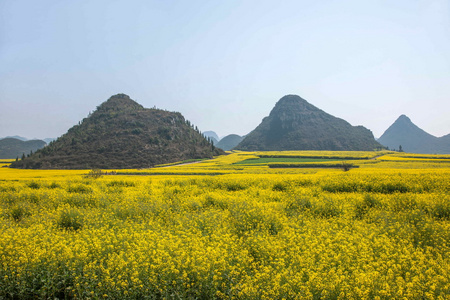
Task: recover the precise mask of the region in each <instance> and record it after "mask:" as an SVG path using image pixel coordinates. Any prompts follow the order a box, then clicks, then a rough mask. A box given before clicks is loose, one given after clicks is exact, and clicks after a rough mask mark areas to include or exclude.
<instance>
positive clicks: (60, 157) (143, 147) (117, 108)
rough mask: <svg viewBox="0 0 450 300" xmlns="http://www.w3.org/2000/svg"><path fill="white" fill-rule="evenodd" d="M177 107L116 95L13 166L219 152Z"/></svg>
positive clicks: (103, 163)
mask: <svg viewBox="0 0 450 300" xmlns="http://www.w3.org/2000/svg"><path fill="white" fill-rule="evenodd" d="M222 153H223V151H222V150H220V149H217V148H215V147H214V146H213V145H212V144H211V143H209V142H208V141H207V140H206V139H205V137H204V136H203V135H202V134H201V133H200V132H199V131H198V130H197V129H193V127H192V126H191V124H190V122H189V121H186V120H185V119H184V117H183V116H182V115H181V114H180V113H178V112H169V111H165V110H160V109H147V108H144V107H143V106H142V105H140V104H138V103H136V102H135V101H134V100H132V99H130V97H129V96H127V95H124V94H118V95H115V96H112V97H111V98H109V100H107V101H106V102H104V103H102V104H101V105H100V106H98V107H97V110H96V111H95V112H94V113H92V114H91V115H89V116H88V117H87V118H85V119H83V121H81V122H80V123H79V124H78V125H75V126H73V127H72V128H71V129H69V131H68V132H67V133H66V134H64V135H63V136H61V137H60V138H58V139H57V140H56V141H54V142H51V143H50V144H49V145H48V146H47V147H45V148H43V149H41V150H39V151H37V152H36V153H35V154H33V155H32V156H30V157H29V158H26V159H24V160H21V161H18V162H16V163H13V164H12V165H11V166H12V167H19V168H44V169H93V168H100V169H121V168H146V167H151V166H154V165H157V164H164V163H170V162H176V161H182V160H185V159H195V158H211V157H212V156H213V155H219V154H222Z"/></svg>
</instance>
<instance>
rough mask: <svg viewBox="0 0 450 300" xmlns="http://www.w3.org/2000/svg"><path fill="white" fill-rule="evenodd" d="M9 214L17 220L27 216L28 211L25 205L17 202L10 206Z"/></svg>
mask: <svg viewBox="0 0 450 300" xmlns="http://www.w3.org/2000/svg"><path fill="white" fill-rule="evenodd" d="M9 215H10V216H11V218H13V219H14V221H16V222H19V221H21V220H22V219H23V218H24V217H26V216H29V215H30V213H29V212H28V209H27V207H25V206H24V205H20V204H19V205H16V206H14V207H12V208H11V210H10V213H9Z"/></svg>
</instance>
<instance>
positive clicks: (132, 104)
mask: <svg viewBox="0 0 450 300" xmlns="http://www.w3.org/2000/svg"><path fill="white" fill-rule="evenodd" d="M97 108H98V110H99V111H106V110H117V111H122V110H140V109H144V107H143V106H142V105H140V104H139V103H137V102H136V101H134V100H133V99H131V98H130V96H128V95H126V94H117V95H113V96H111V97H110V98H109V99H108V100H107V101H105V102H103V103H102V104H100V106H98V107H97Z"/></svg>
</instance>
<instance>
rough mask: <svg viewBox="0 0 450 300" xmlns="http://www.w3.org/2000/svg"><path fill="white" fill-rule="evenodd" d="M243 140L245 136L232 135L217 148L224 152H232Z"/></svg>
mask: <svg viewBox="0 0 450 300" xmlns="http://www.w3.org/2000/svg"><path fill="white" fill-rule="evenodd" d="M243 139H244V137H243V136H240V135H237V134H230V135H227V136H225V137H224V138H222V139H221V140H220V141H219V143H218V144H217V145H216V146H217V147H219V148H221V149H223V150H231V149H233V148H234V147H236V146H237V145H238V144H239V143H240V142H241V141H242V140H243Z"/></svg>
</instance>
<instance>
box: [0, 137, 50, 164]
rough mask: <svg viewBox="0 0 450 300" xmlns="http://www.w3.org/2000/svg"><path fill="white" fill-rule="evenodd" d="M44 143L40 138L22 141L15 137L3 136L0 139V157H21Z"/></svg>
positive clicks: (41, 146) (39, 147)
mask: <svg viewBox="0 0 450 300" xmlns="http://www.w3.org/2000/svg"><path fill="white" fill-rule="evenodd" d="M45 145H46V143H45V142H44V141H41V140H30V141H23V140H19V139H16V138H4V139H1V140H0V158H9V159H11V158H21V157H22V156H23V155H28V154H30V152H35V151H37V150H38V149H41V148H43V147H44V146H45Z"/></svg>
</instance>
